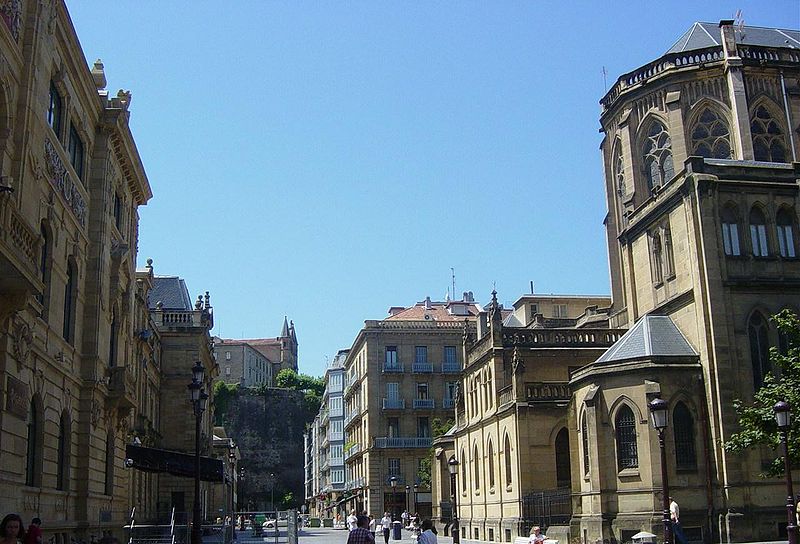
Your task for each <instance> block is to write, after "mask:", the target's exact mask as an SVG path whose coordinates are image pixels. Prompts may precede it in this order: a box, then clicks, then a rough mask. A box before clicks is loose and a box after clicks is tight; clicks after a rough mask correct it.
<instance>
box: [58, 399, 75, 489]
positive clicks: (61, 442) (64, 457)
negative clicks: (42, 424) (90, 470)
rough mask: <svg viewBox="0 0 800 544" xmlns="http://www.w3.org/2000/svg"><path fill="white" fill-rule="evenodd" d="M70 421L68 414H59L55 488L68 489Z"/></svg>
mask: <svg viewBox="0 0 800 544" xmlns="http://www.w3.org/2000/svg"><path fill="white" fill-rule="evenodd" d="M71 427H72V425H71V422H70V418H69V414H68V413H67V412H64V413H63V414H61V422H60V424H59V428H58V467H57V471H58V473H57V474H56V489H59V490H61V491H69V463H70V451H69V450H70V436H71V434H72V432H71Z"/></svg>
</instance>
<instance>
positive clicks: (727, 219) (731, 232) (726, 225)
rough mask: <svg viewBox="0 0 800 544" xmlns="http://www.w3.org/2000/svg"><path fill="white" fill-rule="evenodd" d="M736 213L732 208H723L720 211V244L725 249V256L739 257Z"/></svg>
mask: <svg viewBox="0 0 800 544" xmlns="http://www.w3.org/2000/svg"><path fill="white" fill-rule="evenodd" d="M737 215H738V214H737V213H736V211H735V209H734V208H733V207H732V206H725V207H724V208H723V209H722V214H721V219H722V244H723V246H724V247H725V255H735V256H738V255H741V254H742V252H741V250H740V249H739V221H738V219H737Z"/></svg>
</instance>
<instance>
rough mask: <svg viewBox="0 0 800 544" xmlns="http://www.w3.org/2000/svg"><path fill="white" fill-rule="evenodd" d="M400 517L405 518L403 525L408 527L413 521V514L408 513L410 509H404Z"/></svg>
mask: <svg viewBox="0 0 800 544" xmlns="http://www.w3.org/2000/svg"><path fill="white" fill-rule="evenodd" d="M400 518H401V519H402V520H403V527H408V526H409V525H410V523H411V514H409V513H408V510H403V513H402V514H400Z"/></svg>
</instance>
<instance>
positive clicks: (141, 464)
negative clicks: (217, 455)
mask: <svg viewBox="0 0 800 544" xmlns="http://www.w3.org/2000/svg"><path fill="white" fill-rule="evenodd" d="M125 458H126V459H125V464H126V466H128V467H130V468H137V469H139V470H144V471H146V472H166V473H167V474H172V475H173V476H183V477H185V478H194V461H195V457H194V455H189V454H187V453H180V452H177V451H170V450H159V449H156V448H145V447H144V446H136V445H134V444H128V445H127V447H126V448H125ZM200 479H201V480H203V481H204V482H224V481H225V469H224V465H223V464H222V460H221V459H213V458H211V457H200Z"/></svg>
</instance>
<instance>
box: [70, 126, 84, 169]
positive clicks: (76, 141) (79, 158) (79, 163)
mask: <svg viewBox="0 0 800 544" xmlns="http://www.w3.org/2000/svg"><path fill="white" fill-rule="evenodd" d="M67 153H69V163H70V164H71V165H72V167H73V168H74V169H75V173H76V174H77V175H78V179H80V180H82V179H83V141H82V140H81V137H80V135H79V134H78V131H77V130H76V129H75V125H74V124H72V123H70V126H69V143H68V144H67Z"/></svg>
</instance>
